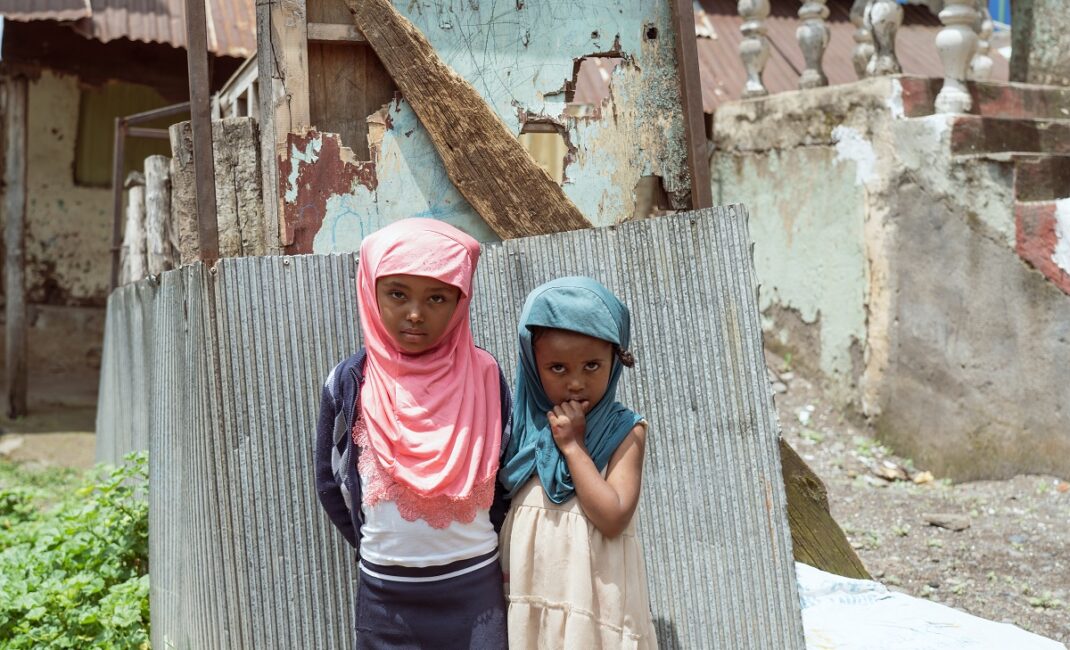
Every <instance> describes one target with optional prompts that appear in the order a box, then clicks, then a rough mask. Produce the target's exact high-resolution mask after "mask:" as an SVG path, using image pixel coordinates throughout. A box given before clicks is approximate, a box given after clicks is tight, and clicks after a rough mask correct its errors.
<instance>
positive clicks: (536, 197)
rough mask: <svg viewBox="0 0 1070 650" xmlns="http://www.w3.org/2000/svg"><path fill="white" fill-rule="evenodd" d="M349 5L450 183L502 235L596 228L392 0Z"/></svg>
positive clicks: (349, 1) (357, 0) (354, 1)
mask: <svg viewBox="0 0 1070 650" xmlns="http://www.w3.org/2000/svg"><path fill="white" fill-rule="evenodd" d="M346 4H347V5H348V7H349V10H350V11H351V12H352V13H353V19H354V21H355V22H356V25H357V28H358V29H360V31H361V33H363V34H364V36H365V38H367V39H368V43H369V44H370V45H371V46H372V48H373V49H374V50H375V53H376V54H377V55H378V56H379V59H380V60H381V61H382V62H383V65H384V66H385V67H386V69H387V71H388V72H389V73H390V76H391V77H393V79H394V82H395V83H396V84H397V85H398V88H399V89H400V90H401V92H402V94H403V95H404V97H405V100H406V101H407V102H408V103H409V104H410V105H411V106H412V108H413V110H414V111H415V112H416V115H417V117H419V118H420V122H422V123H423V125H424V128H426V129H427V132H428V134H429V135H430V137H431V142H432V143H434V145H435V149H436V150H437V151H438V154H439V156H440V157H441V158H442V162H443V163H444V165H445V167H446V173H447V174H448V175H449V177H450V180H451V181H453V184H454V185H455V186H456V187H457V189H458V190H459V191H460V192H461V194H463V195H464V197H465V198H466V199H468V202H469V203H471V204H472V207H473V208H475V210H476V211H477V212H478V213H479V215H480V216H481V217H483V220H484V221H486V222H487V224H488V225H489V226H490V227H491V228H493V229H494V231H495V232H496V233H498V235H499V236H500V237H502V238H503V239H511V238H514V237H526V236H529V235H538V234H546V233H553V232H561V231H565V230H578V229H580V228H590V227H591V223H590V222H589V221H588V220H587V218H586V217H584V216H583V214H582V213H581V212H580V211H579V209H578V208H576V206H575V205H573V203H572V201H570V200H569V199H568V197H567V196H565V193H564V192H563V191H562V190H561V186H560V185H558V184H557V183H555V182H554V181H553V179H551V178H550V176H549V175H548V174H547V173H546V172H545V171H543V169H542V168H541V167H539V166H538V165H537V164H536V163H535V161H534V160H532V158H531V156H530V155H528V153H527V151H525V150H524V148H523V147H522V146H521V145H520V142H519V141H518V140H517V137H516V134H514V133H512V132H511V131H510V130H509V129H508V128H507V127H506V126H505V124H504V123H503V122H502V121H501V119H500V118H499V117H498V115H497V114H496V113H495V112H494V110H493V109H491V108H490V106H488V105H487V103H486V102H485V101H483V98H482V97H481V96H480V95H479V93H478V92H476V90H475V88H473V87H472V85H471V84H469V83H468V82H467V81H465V80H464V79H462V78H461V76H460V75H458V74H457V73H456V72H454V71H453V70H452V69H450V67H449V66H448V65H446V64H445V63H444V62H443V61H442V59H441V58H439V56H438V54H437V53H436V52H435V50H434V48H432V47H431V44H430V43H429V42H428V41H427V39H426V38H425V37H424V35H423V34H422V33H420V30H418V29H416V27H415V26H413V24H412V23H411V22H409V21H408V19H406V18H405V17H404V16H402V15H401V14H399V13H398V12H397V10H396V9H394V6H393V5H392V4H391V3H390V1H389V0H346Z"/></svg>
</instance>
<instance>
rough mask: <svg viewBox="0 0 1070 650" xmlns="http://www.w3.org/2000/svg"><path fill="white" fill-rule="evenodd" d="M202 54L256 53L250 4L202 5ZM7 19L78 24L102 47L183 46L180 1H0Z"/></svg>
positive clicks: (225, 0)
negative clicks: (125, 42)
mask: <svg viewBox="0 0 1070 650" xmlns="http://www.w3.org/2000/svg"><path fill="white" fill-rule="evenodd" d="M207 3H208V4H207V17H208V50H209V51H210V52H213V53H214V54H217V55H220V56H233V57H239V58H245V57H248V56H250V55H251V54H252V53H253V52H255V51H256V6H255V4H254V2H253V0H207ZM0 15H3V16H4V17H5V18H7V19H9V20H19V21H31V20H60V21H79V22H78V23H77V24H76V25H75V28H76V29H77V30H78V31H79V32H81V33H83V34H84V35H85V36H87V37H89V38H95V39H98V40H100V41H103V42H105V43H107V42H109V41H113V40H116V39H120V38H126V39H130V40H132V41H142V42H145V43H163V44H166V45H171V46H174V47H181V48H185V47H186V6H185V0H0Z"/></svg>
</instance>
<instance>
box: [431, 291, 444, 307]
mask: <svg viewBox="0 0 1070 650" xmlns="http://www.w3.org/2000/svg"><path fill="white" fill-rule="evenodd" d="M430 300H431V303H432V304H435V305H441V304H442V303H444V302H446V296H442V295H439V294H435V295H433V296H431V298H430Z"/></svg>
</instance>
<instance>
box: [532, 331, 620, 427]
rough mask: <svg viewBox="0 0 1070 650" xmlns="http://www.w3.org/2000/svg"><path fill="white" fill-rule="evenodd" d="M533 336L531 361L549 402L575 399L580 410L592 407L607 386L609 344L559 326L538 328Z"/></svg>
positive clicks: (610, 344) (609, 365)
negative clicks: (532, 356)
mask: <svg viewBox="0 0 1070 650" xmlns="http://www.w3.org/2000/svg"><path fill="white" fill-rule="evenodd" d="M534 339H535V340H534V348H535V364H536V366H537V367H538V369H539V379H540V380H542V388H543V390H544V391H546V396H547V397H549V398H550V401H551V402H553V403H554V404H561V403H563V402H567V401H569V400H575V401H577V402H579V403H580V405H581V406H582V407H583V412H584V413H587V412H589V411H590V410H591V409H592V408H594V406H595V404H597V403H598V402H599V401H600V400H601V399H602V397H603V396H604V395H605V394H606V388H608V387H609V373H610V370H612V368H613V344H612V343H610V342H609V341H603V340H602V339H596V338H594V337H592V336H587V335H586V334H580V333H578V332H570V331H568V330H559V329H544V330H540V331H539V332H537V333H536V334H535V336H534Z"/></svg>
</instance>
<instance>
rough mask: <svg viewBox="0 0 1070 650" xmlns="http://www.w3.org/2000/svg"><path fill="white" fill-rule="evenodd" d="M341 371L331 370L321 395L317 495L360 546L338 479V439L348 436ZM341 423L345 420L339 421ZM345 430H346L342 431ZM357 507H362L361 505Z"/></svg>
mask: <svg viewBox="0 0 1070 650" xmlns="http://www.w3.org/2000/svg"><path fill="white" fill-rule="evenodd" d="M338 371H339V368H335V369H334V370H333V371H331V375H330V377H328V379H327V382H326V383H325V384H324V386H323V392H322V393H321V396H320V414H319V420H318V422H317V425H316V448H315V465H316V495H317V496H318V497H319V500H320V503H321V504H322V505H323V509H324V510H325V511H327V516H328V517H329V518H330V520H331V523H333V524H334V525H335V527H336V528H338V530H339V531H340V532H341V533H342V536H344V537H345V538H346V541H347V542H349V544H350V546H353V547H354V548H355V547H357V535H356V531H355V530H354V528H353V520H352V519H351V518H350V512H349V507H348V505H347V504H346V501H345V497H344V496H343V495H342V489H341V486H339V485H338V479H337V477H336V476H335V471H334V464H333V463H332V460H333V456H334V455H335V454H336V453H337V447H336V437H337V435H338V434H339V433H341V434H342V435H348V431H347V430H345V417H344V416H343V414H342V412H341V409H339V408H338V401H337V400H336V399H335V396H334V393H333V390H332V389H333V384H334V382H333V381H332V380H333V378H334V375H335V373H336V372H338ZM339 420H341V421H339ZM338 429H342V431H338ZM357 507H360V506H359V505H358V506H357Z"/></svg>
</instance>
